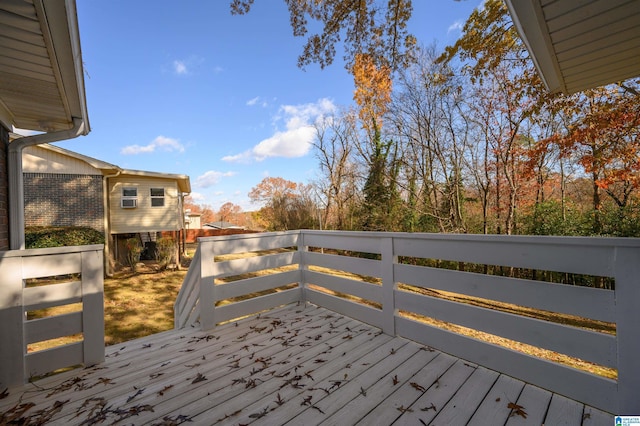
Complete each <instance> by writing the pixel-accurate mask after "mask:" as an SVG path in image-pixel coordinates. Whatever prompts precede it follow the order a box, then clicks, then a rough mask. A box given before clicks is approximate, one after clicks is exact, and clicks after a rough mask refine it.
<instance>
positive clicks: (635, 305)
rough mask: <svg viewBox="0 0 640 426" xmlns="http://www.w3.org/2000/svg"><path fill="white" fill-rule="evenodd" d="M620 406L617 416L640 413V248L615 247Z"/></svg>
mask: <svg viewBox="0 0 640 426" xmlns="http://www.w3.org/2000/svg"><path fill="white" fill-rule="evenodd" d="M613 266H614V276H615V300H616V314H615V315H616V339H617V345H618V348H617V349H618V350H617V353H618V398H617V400H618V404H617V405H618V407H617V411H616V413H615V414H620V415H637V414H639V413H640V398H639V397H638V395H640V356H638V355H639V354H640V339H639V338H638V330H639V329H640V247H616V253H615V260H614V265H613Z"/></svg>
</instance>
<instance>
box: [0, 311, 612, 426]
mask: <svg viewBox="0 0 640 426" xmlns="http://www.w3.org/2000/svg"><path fill="white" fill-rule="evenodd" d="M509 402H515V403H517V404H519V405H522V407H523V410H524V411H526V413H527V418H526V419H525V418H524V417H523V416H520V415H513V412H512V410H511V409H510V408H509V407H508V404H509ZM0 416H2V417H0V424H4V423H8V421H9V419H11V418H12V417H11V416H13V420H14V421H16V422H19V421H22V422H23V423H27V422H31V423H37V422H40V423H38V424H65V425H81V424H122V425H124V424H126V425H131V424H134V425H143V424H144V425H154V424H156V425H171V424H182V423H185V424H194V425H199V424H202V425H213V424H216V425H240V424H253V425H262V424H264V425H275V424H277V425H284V424H289V425H303V424H304V425H314V424H324V425H352V424H362V425H374V424H378V425H389V424H397V425H403V424H416V425H420V424H433V425H457V424H474V425H496V424H537V425H540V424H542V423H543V422H545V421H546V422H547V424H567V425H574V424H584V425H600V424H603V425H604V424H606V425H608V424H611V419H612V416H611V415H610V414H608V413H603V412H602V411H599V410H596V409H594V408H592V407H588V406H587V407H585V406H584V405H583V404H581V403H579V402H576V401H573V400H570V399H567V398H564V397H562V396H560V395H554V394H552V393H550V392H547V391H545V390H542V389H540V388H537V387H535V386H531V385H529V384H525V383H523V382H522V381H519V380H516V379H513V378H511V377H508V376H505V375H502V374H499V373H497V372H495V371H492V370H488V369H486V368H484V367H481V366H477V365H475V364H472V363H468V362H466V361H464V360H460V359H457V358H455V357H452V356H450V355H447V354H444V353H441V352H439V351H436V350H434V349H432V348H428V347H425V346H423V345H420V344H417V343H415V342H412V341H409V340H406V339H402V338H397V337H395V338H394V337H391V336H388V335H385V334H382V333H381V331H380V330H379V329H378V328H375V327H373V326H370V325H367V324H363V323H361V322H358V321H356V320H354V319H351V318H349V317H346V316H343V315H340V314H337V313H335V312H331V311H329V310H326V309H323V308H318V307H316V306H314V305H311V304H307V305H304V304H301V305H295V304H294V305H289V306H286V307H283V308H279V309H274V310H272V311H269V312H266V313H263V314H261V315H260V316H253V317H250V318H246V319H244V320H241V321H238V322H232V323H227V324H225V325H222V326H218V327H216V328H215V329H213V330H208V331H201V330H199V329H197V328H188V329H182V330H172V331H168V332H164V333H159V334H156V335H152V336H147V337H145V338H142V339H138V340H134V341H131V342H126V343H124V344H120V345H115V346H111V347H108V348H107V350H106V361H105V362H104V363H103V364H100V365H97V366H92V367H88V368H84V369H76V370H73V371H69V372H65V373H61V374H58V375H55V376H51V377H47V378H43V379H41V380H38V381H37V382H35V383H32V384H28V385H25V386H23V387H17V388H12V389H10V390H9V391H8V395H7V396H6V397H4V398H3V399H0Z"/></svg>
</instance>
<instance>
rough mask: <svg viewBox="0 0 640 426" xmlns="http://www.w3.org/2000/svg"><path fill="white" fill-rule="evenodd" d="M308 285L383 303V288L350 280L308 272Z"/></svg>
mask: <svg viewBox="0 0 640 426" xmlns="http://www.w3.org/2000/svg"><path fill="white" fill-rule="evenodd" d="M305 277H306V284H315V285H317V286H320V287H324V288H326V289H328V290H333V291H336V292H338V293H343V294H350V295H353V296H357V297H360V298H362V299H366V300H370V301H372V302H377V303H382V286H381V285H376V284H370V283H365V282H362V281H357V280H353V279H349V278H344V277H338V276H335V275H329V274H325V273H322V272H315V271H307V272H306V273H305Z"/></svg>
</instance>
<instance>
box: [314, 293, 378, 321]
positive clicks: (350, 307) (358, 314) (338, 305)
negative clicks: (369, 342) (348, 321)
mask: <svg viewBox="0 0 640 426" xmlns="http://www.w3.org/2000/svg"><path fill="white" fill-rule="evenodd" d="M306 294H307V301H308V302H311V303H313V304H316V305H318V306H322V307H325V308H327V309H329V310H332V311H334V312H338V313H340V314H342V315H346V316H348V317H350V318H354V319H357V320H359V321H362V322H364V323H367V324H370V325H373V326H374V327H382V321H383V319H382V314H381V312H380V310H379V309H375V308H372V307H369V306H366V305H363V304H361V303H356V302H351V301H349V300H346V299H342V298H340V297H336V296H332V295H330V294H326V293H322V292H320V291H316V290H313V289H307V293H306Z"/></svg>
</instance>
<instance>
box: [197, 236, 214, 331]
mask: <svg viewBox="0 0 640 426" xmlns="http://www.w3.org/2000/svg"><path fill="white" fill-rule="evenodd" d="M213 244H214V243H213V242H212V241H201V242H200V248H201V253H200V326H201V327H202V329H203V330H209V329H211V328H213V327H215V325H216V315H215V300H216V298H215V291H216V286H215V278H216V277H215V253H214V250H213Z"/></svg>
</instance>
